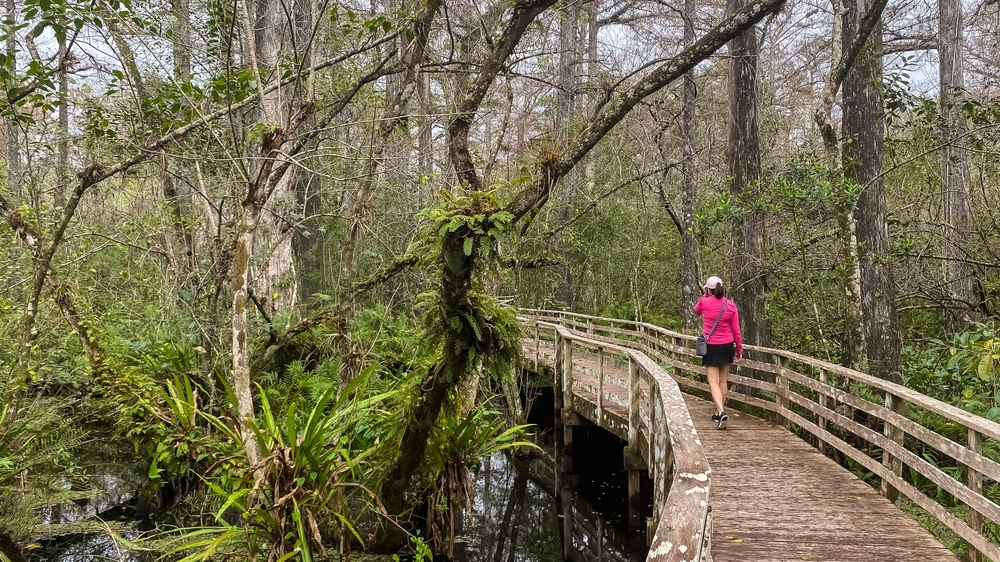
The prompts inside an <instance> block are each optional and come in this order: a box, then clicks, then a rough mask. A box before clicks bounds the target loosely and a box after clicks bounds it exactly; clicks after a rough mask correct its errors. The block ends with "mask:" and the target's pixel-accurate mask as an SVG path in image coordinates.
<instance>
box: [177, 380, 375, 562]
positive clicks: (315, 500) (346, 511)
mask: <svg viewBox="0 0 1000 562" xmlns="http://www.w3.org/2000/svg"><path fill="white" fill-rule="evenodd" d="M373 371H374V369H371V368H369V369H367V370H366V371H365V372H363V373H362V374H361V375H360V376H359V377H358V378H357V379H355V381H354V383H352V385H351V387H349V388H348V389H347V391H346V392H344V393H343V394H342V395H341V397H340V398H339V399H337V398H336V391H337V389H336V386H331V387H330V388H329V389H328V390H327V391H326V392H325V393H324V394H323V395H322V396H321V397H320V398H319V400H318V401H317V402H316V404H315V406H314V407H313V408H312V409H311V410H309V411H308V412H305V411H299V410H298V408H297V405H296V404H295V403H292V404H290V405H289V406H288V408H287V409H286V410H285V411H284V412H283V413H279V412H277V411H275V410H273V409H272V408H271V404H270V402H269V401H268V399H267V396H266V394H265V393H263V392H261V393H260V395H259V396H260V402H261V411H260V418H259V419H258V420H257V421H254V422H252V423H251V427H250V429H251V431H252V432H253V435H254V436H255V439H256V442H257V445H258V446H259V448H260V451H261V456H262V458H263V460H262V461H261V463H260V464H259V465H257V466H255V467H253V471H252V472H251V473H247V474H246V475H245V476H244V477H242V478H230V477H220V478H215V479H213V480H215V481H213V482H210V483H209V486H210V487H211V490H212V492H213V494H214V496H215V497H214V498H213V500H212V501H213V502H215V503H216V504H217V505H218V511H217V512H216V514H215V519H216V522H217V523H218V525H217V526H213V527H205V528H200V529H182V530H179V531H177V532H174V533H168V534H167V535H165V536H166V537H167V538H170V539H171V544H170V548H169V552H168V555H170V556H174V555H180V556H183V558H181V560H184V561H189V560H190V561H193V560H203V559H207V558H209V557H212V556H213V555H216V554H218V555H221V556H222V557H227V556H228V557H233V558H234V559H239V557H241V556H242V557H253V556H256V555H261V556H264V557H265V558H267V559H269V560H302V561H303V562H309V561H311V560H313V559H314V557H315V556H316V555H317V554H319V553H321V552H322V551H323V548H324V542H325V539H331V538H335V537H343V536H344V535H343V534H342V533H341V531H347V532H348V533H350V535H352V536H353V537H354V538H355V539H357V540H358V541H361V537H360V536H359V535H358V534H357V531H355V529H354V525H353V523H352V519H353V517H354V516H355V515H356V513H355V511H354V508H352V502H355V501H359V500H360V501H362V502H363V503H364V504H366V505H371V504H373V503H376V502H375V499H374V495H373V494H372V493H371V492H370V491H369V490H368V489H367V488H365V487H364V486H363V485H362V484H360V483H358V482H359V478H360V476H361V474H362V473H363V471H364V470H365V469H366V464H367V462H368V458H369V457H370V456H371V455H372V453H373V451H374V450H373V449H371V448H369V449H365V450H360V451H359V450H357V449H355V448H354V446H353V438H352V434H353V431H352V429H353V426H354V424H355V422H356V421H357V419H358V418H359V417H361V416H364V414H365V412H366V411H367V409H368V408H371V407H373V406H376V405H377V404H379V403H380V402H381V401H383V400H384V399H385V398H386V395H374V396H368V397H366V398H361V396H363V395H364V394H365V392H364V389H363V385H364V384H365V382H366V381H367V380H368V379H369V377H370V376H371V374H372V372H373ZM352 397H353V398H352ZM203 416H205V417H206V418H208V419H210V420H211V421H212V424H213V426H214V427H216V428H217V429H218V430H219V431H221V432H223V433H225V434H226V435H228V436H229V438H230V439H231V440H233V441H234V442H240V440H241V437H240V432H239V431H238V430H237V429H236V428H237V427H239V420H238V416H235V414H234V415H233V416H231V418H230V419H229V420H228V421H227V420H223V419H220V418H216V417H213V416H210V415H208V414H203ZM355 492H359V493H355ZM230 512H236V513H238V514H239V515H240V519H241V520H242V521H243V524H242V526H236V525H232V524H230V523H227V515H228V514H229V513H230ZM159 538H161V539H162V538H164V537H159ZM244 559H245V558H244Z"/></svg>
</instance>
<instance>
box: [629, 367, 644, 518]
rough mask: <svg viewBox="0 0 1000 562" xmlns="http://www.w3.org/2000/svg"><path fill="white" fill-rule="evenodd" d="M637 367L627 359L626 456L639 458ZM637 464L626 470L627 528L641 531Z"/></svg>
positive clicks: (640, 497)
mask: <svg viewBox="0 0 1000 562" xmlns="http://www.w3.org/2000/svg"><path fill="white" fill-rule="evenodd" d="M639 420H640V418H639V365H638V364H636V362H635V360H634V359H632V356H631V355H629V357H628V454H627V455H626V456H627V457H629V456H631V457H633V458H635V457H639V456H640V453H639ZM637 464H638V463H633V466H629V467H627V468H628V528H629V529H630V530H632V531H641V530H642V485H641V480H640V478H641V476H642V474H641V473H640V470H639V469H638V467H637V466H635V465H637Z"/></svg>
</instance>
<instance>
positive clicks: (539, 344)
mask: <svg viewBox="0 0 1000 562" xmlns="http://www.w3.org/2000/svg"><path fill="white" fill-rule="evenodd" d="M541 347H542V338H541V337H540V335H539V333H538V320H535V372H536V373H539V374H541V371H539V370H538V357H539V354H540V351H539V349H540V348H541Z"/></svg>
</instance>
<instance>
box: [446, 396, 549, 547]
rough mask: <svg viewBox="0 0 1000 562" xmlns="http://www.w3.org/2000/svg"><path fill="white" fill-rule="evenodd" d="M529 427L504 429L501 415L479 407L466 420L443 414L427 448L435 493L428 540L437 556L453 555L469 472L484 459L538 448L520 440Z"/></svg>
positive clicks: (468, 497) (467, 492)
mask: <svg viewBox="0 0 1000 562" xmlns="http://www.w3.org/2000/svg"><path fill="white" fill-rule="evenodd" d="M528 427H530V426H527V425H516V426H513V427H511V428H508V429H504V420H503V418H502V416H501V414H500V412H494V411H489V410H486V409H484V408H483V407H478V408H476V409H475V410H473V411H472V412H470V413H469V414H468V415H467V416H465V418H464V419H463V418H462V417H461V416H460V415H455V414H449V413H444V414H443V415H442V416H441V417H440V418H439V419H438V424H437V426H435V428H434V435H433V438H432V443H431V444H429V445H428V459H427V465H428V469H429V470H431V471H432V474H431V482H432V492H431V495H430V499H429V500H428V505H429V506H430V507H429V509H430V513H429V514H428V518H427V528H428V536H429V537H430V539H431V542H432V544H433V545H434V547H435V550H436V551H437V552H447V553H450V552H451V546H452V545H453V544H454V539H455V527H454V521H455V518H454V516H453V515H454V513H453V512H454V511H456V510H461V509H468V508H469V507H470V505H469V502H470V500H471V498H472V477H471V475H470V472H469V471H470V468H471V469H473V470H476V469H478V467H479V461H480V459H481V458H483V457H485V456H487V455H490V454H493V453H495V452H498V451H504V450H508V449H515V448H517V447H522V446H524V447H531V448H537V446H536V445H535V444H534V443H531V442H530V441H524V440H521V439H520V438H521V437H522V436H523V434H524V432H525V430H526V429H527V428H528Z"/></svg>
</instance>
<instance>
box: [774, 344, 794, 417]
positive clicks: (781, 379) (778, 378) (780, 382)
mask: <svg viewBox="0 0 1000 562" xmlns="http://www.w3.org/2000/svg"><path fill="white" fill-rule="evenodd" d="M777 360H778V361H777V363H778V367H779V368H778V371H779V374H777V375H775V377H774V382H775V384H776V385H777V386H778V392H776V393H775V395H774V401H775V403H777V405H778V408H779V410H788V396H787V392H788V377H787V376H786V375H785V369H787V368H788V359H786V358H784V357H781V356H778V357H777ZM783 391H784V392H783ZM777 416H778V423H780V424H781V425H782V426H783V427H784V428H785V429H791V428H792V424H791V422H789V421H788V418H787V417H786V416H783V415H781V414H780V413H777Z"/></svg>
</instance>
